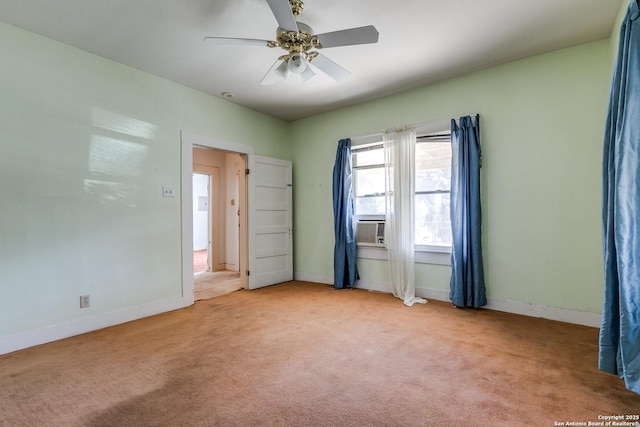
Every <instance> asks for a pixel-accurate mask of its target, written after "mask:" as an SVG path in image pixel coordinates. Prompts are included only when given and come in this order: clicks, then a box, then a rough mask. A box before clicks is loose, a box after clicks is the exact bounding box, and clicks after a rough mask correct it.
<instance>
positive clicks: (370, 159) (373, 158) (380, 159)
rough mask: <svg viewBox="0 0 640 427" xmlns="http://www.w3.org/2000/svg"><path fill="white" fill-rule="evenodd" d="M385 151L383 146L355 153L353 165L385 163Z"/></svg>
mask: <svg viewBox="0 0 640 427" xmlns="http://www.w3.org/2000/svg"><path fill="white" fill-rule="evenodd" d="M383 164H384V151H383V149H382V148H375V149H369V150H363V151H357V152H355V153H353V167H362V166H371V165H383Z"/></svg>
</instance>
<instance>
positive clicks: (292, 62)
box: [287, 53, 307, 74]
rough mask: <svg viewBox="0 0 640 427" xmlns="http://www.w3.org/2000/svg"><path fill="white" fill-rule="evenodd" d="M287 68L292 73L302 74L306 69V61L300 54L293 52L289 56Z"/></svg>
mask: <svg viewBox="0 0 640 427" xmlns="http://www.w3.org/2000/svg"><path fill="white" fill-rule="evenodd" d="M287 69H288V70H289V71H290V72H292V73H294V74H302V73H304V71H305V70H306V69H307V61H306V59H304V57H303V56H302V55H301V54H299V53H294V54H293V55H291V57H290V58H289V61H288V65H287Z"/></svg>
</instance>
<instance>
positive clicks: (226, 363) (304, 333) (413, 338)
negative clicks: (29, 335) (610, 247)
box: [0, 282, 640, 427]
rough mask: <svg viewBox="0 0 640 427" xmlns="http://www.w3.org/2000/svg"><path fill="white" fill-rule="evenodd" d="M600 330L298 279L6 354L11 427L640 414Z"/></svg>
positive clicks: (5, 416)
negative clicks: (608, 360)
mask: <svg viewBox="0 0 640 427" xmlns="http://www.w3.org/2000/svg"><path fill="white" fill-rule="evenodd" d="M597 341H598V331H597V329H594V328H588V327H583V326H576V325H569V324H564V323H560V322H553V321H548V320H542V319H533V318H528V317H523V316H517V315H511V314H506V313H500V312H493V311H489V310H460V309H456V308H452V307H451V305H450V304H446V303H440V302H435V301H431V302H429V303H428V304H426V305H419V304H417V305H415V306H414V307H411V308H408V307H405V306H404V305H403V304H402V302H401V301H400V300H398V299H396V298H394V297H392V296H390V295H386V294H379V293H371V292H367V291H362V290H352V291H336V290H333V289H332V288H330V287H327V286H324V285H318V284H311V283H305V282H291V283H286V284H282V285H276V286H272V287H268V288H263V289H259V290H255V291H247V290H242V291H239V292H233V293H231V294H228V295H224V296H221V297H218V298H213V299H209V300H206V301H201V302H198V303H196V304H195V305H194V306H192V307H189V308H187V309H183V310H178V311H174V312H171V313H166V314H162V315H159V316H155V317H152V318H147V319H142V320H139V321H136V322H131V323H128V324H124V325H120V326H115V327H112V328H107V329H104V330H101V331H96V332H92V333H89V334H85V335H82V336H78V337H73V338H70V339H66V340H62V341H58V342H55V343H51V344H46V345H43V346H39V347H35V348H31V349H27V350H23V351H19V352H16V353H12V354H9V355H5V356H0V425H2V426H119V427H121V426H441V427H450V426H544V427H548V426H554V425H559V424H555V423H566V422H585V423H587V422H589V421H598V416H599V415H619V414H623V415H624V414H638V412H640V396H638V395H636V394H633V393H631V392H629V391H627V390H626V389H625V388H624V386H623V384H622V381H621V380H620V379H619V378H617V377H615V376H612V375H608V374H605V373H603V372H600V371H598V369H597V351H598V348H597Z"/></svg>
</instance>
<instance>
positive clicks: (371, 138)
mask: <svg viewBox="0 0 640 427" xmlns="http://www.w3.org/2000/svg"><path fill="white" fill-rule="evenodd" d="M467 115H468V116H470V117H471V120H472V121H473V124H474V125H475V122H476V117H479V116H480V114H477V113H476V114H467ZM462 117H465V116H462ZM451 120H452V119H444V120H439V121H434V122H429V123H422V124H418V125H411V126H407V128H413V129H415V130H416V133H425V132H426V133H431V132H439V131H442V130H444V129H449V127H450V125H451ZM455 120H456V122H457V121H458V120H459V118H458V119H455ZM384 133H385V130H382V131H380V132H378V133H373V134H370V135H364V136H356V137H354V138H351V145H362V144H367V143H370V142H377V141H379V138H382V136H383V135H384Z"/></svg>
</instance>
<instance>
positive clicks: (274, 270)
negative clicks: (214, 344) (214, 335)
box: [181, 130, 293, 305]
mask: <svg viewBox="0 0 640 427" xmlns="http://www.w3.org/2000/svg"><path fill="white" fill-rule="evenodd" d="M194 148H202V149H207V148H211V149H214V150H219V151H222V152H229V153H233V154H235V155H237V156H240V158H241V159H242V165H244V166H243V167H244V168H245V169H246V171H242V170H241V172H240V174H239V181H240V186H239V187H240V189H241V192H240V194H241V195H242V196H240V197H239V198H238V205H239V208H240V212H239V227H238V228H239V235H240V239H239V256H238V265H239V269H240V285H241V287H242V288H244V289H256V288H259V287H262V286H269V285H273V284H276V283H282V282H286V281H289V280H293V247H292V222H291V218H292V203H291V190H292V182H291V170H292V165H291V162H290V161H287V160H279V159H274V158H268V157H263V156H258V155H256V154H255V152H254V147H253V146H251V145H246V144H239V143H235V142H230V141H225V140H220V139H215V138H211V137H208V136H203V135H198V134H194V133H190V132H186V131H184V130H183V131H181V170H182V173H181V177H182V179H181V194H182V195H183V196H184V197H183V199H182V203H181V212H182V215H181V217H182V245H181V247H182V272H183V274H182V299H183V300H184V302H185V304H186V305H188V304H189V303H191V304H192V303H193V301H194V274H193V252H192V251H193V224H192V222H193V218H192V214H193V212H192V209H193V204H192V200H191V198H192V185H193V176H192V175H193V172H194V171H193V164H194V163H196V162H194V157H193V156H194V154H193V149H194ZM249 172H250V174H249V175H246V173H249ZM236 215H237V213H236ZM214 253H215V251H214Z"/></svg>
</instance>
